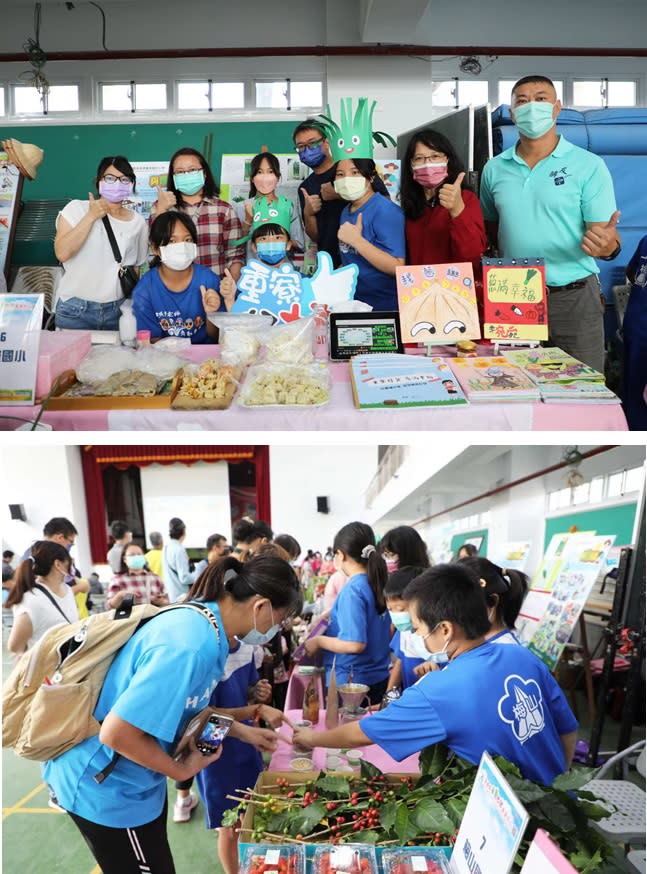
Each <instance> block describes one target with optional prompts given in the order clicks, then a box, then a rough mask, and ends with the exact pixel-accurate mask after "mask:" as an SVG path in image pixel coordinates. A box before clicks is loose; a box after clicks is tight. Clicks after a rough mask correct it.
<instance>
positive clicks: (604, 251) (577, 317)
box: [480, 76, 620, 372]
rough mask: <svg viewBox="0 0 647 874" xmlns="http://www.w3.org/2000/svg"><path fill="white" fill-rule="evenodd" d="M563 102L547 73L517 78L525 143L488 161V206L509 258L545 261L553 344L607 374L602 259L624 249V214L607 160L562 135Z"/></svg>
mask: <svg viewBox="0 0 647 874" xmlns="http://www.w3.org/2000/svg"><path fill="white" fill-rule="evenodd" d="M561 108H562V106H561V103H560V101H559V100H558V99H557V93H556V91H555V86H554V85H553V83H552V82H551V80H550V79H548V78H546V77H545V76H526V77H525V78H523V79H520V80H519V81H518V82H517V83H516V85H515V86H514V88H513V89H512V99H511V106H510V115H511V116H512V120H513V121H514V123H515V125H516V126H517V131H518V133H519V141H518V142H517V143H516V144H515V145H514V146H512V147H511V148H509V149H506V151H505V152H502V153H501V154H500V155H497V157H496V158H493V159H492V160H491V161H488V163H487V164H486V165H485V168H484V170H483V176H482V179H481V192H480V193H481V207H482V209H483V216H484V218H485V223H486V227H487V228H488V233H489V236H490V239H491V240H492V242H494V243H495V244H496V243H497V242H498V250H499V254H500V255H501V256H502V257H504V258H531V257H535V258H537V257H543V258H544V259H545V262H546V284H547V286H548V325H549V332H550V340H551V342H552V343H553V344H554V345H555V346H559V347H560V348H562V349H564V350H565V351H566V352H569V353H570V354H571V355H573V356H574V357H575V358H578V359H579V360H580V361H584V362H585V363H586V364H589V365H590V366H591V367H595V369H596V370H599V371H601V372H604V325H603V312H604V310H603V305H602V303H601V300H600V283H599V281H598V273H599V268H598V266H597V264H596V262H595V258H602V259H604V260H609V261H610V260H611V259H612V258H615V257H616V256H617V255H618V253H619V252H620V237H619V235H618V231H617V229H616V224H617V221H618V218H619V216H620V213H619V212H618V211H617V210H616V202H615V196H614V193H613V182H612V180H611V174H610V173H609V171H608V169H607V167H606V164H605V163H604V161H603V160H602V159H601V158H600V157H598V156H597V155H594V154H593V153H592V152H589V151H587V150H586V149H581V148H579V147H578V146H574V145H573V144H572V143H569V142H568V140H566V139H564V137H563V136H560V135H558V133H557V128H556V122H557V116H558V115H559V113H560V110H561Z"/></svg>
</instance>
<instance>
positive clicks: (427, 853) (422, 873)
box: [382, 847, 449, 874]
mask: <svg viewBox="0 0 647 874" xmlns="http://www.w3.org/2000/svg"><path fill="white" fill-rule="evenodd" d="M382 869H383V871H384V874H449V864H448V861H447V856H446V855H445V853H444V851H443V850H441V849H440V847H410V848H406V849H405V848H403V847H399V848H398V849H394V850H384V852H383V854H382Z"/></svg>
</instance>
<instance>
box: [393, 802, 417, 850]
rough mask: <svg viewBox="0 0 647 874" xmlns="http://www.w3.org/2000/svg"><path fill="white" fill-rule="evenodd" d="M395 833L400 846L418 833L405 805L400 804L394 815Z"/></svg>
mask: <svg viewBox="0 0 647 874" xmlns="http://www.w3.org/2000/svg"><path fill="white" fill-rule="evenodd" d="M395 831H396V834H397V836H398V840H399V841H400V843H401V844H402V845H404V844H406V843H407V841H410V840H412V839H413V838H415V837H416V835H418V834H419V833H420V829H419V828H418V826H417V825H416V824H415V823H414V822H412V820H411V818H410V817H409V809H408V807H407V805H406V804H401V805H400V806H399V807H398V809H397V812H396V814H395Z"/></svg>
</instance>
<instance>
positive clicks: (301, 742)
mask: <svg viewBox="0 0 647 874" xmlns="http://www.w3.org/2000/svg"><path fill="white" fill-rule="evenodd" d="M292 744H293V745H294V746H298V747H305V748H306V749H309V750H313V749H314V748H315V747H316V746H317V732H316V731H313V730H312V729H311V728H297V729H296V730H295V732H294V734H293V735H292Z"/></svg>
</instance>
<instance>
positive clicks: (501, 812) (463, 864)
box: [449, 753, 529, 874]
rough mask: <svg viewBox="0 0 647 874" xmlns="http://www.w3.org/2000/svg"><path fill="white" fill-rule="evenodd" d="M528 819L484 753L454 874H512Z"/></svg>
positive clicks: (457, 846)
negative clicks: (510, 872)
mask: <svg viewBox="0 0 647 874" xmlns="http://www.w3.org/2000/svg"><path fill="white" fill-rule="evenodd" d="M528 819H529V817H528V813H527V811H526V809H525V807H524V806H523V805H522V804H521V802H520V801H519V799H518V798H517V796H516V795H515V794H514V792H513V791H512V789H511V788H510V785H509V784H508V781H507V780H506V779H505V777H504V776H503V774H502V773H501V771H500V770H499V769H498V768H497V766H496V765H495V764H494V762H493V761H492V758H491V757H490V756H489V755H488V753H483V756H482V758H481V764H480V765H479V769H478V771H477V772H476V779H475V781H474V786H473V787H472V791H471V793H470V797H469V801H468V802H467V807H466V808H465V815H464V816H463V822H462V823H461V827H460V829H459V832H458V836H457V838H456V843H455V844H454V850H453V852H452V857H451V860H450V865H449V867H450V869H451V871H452V874H475V872H480V874H508V872H509V871H510V869H511V868H512V863H513V862H514V858H515V856H516V854H517V850H518V848H519V844H520V843H521V839H522V837H523V833H524V832H525V830H526V826H527V824H528Z"/></svg>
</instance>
